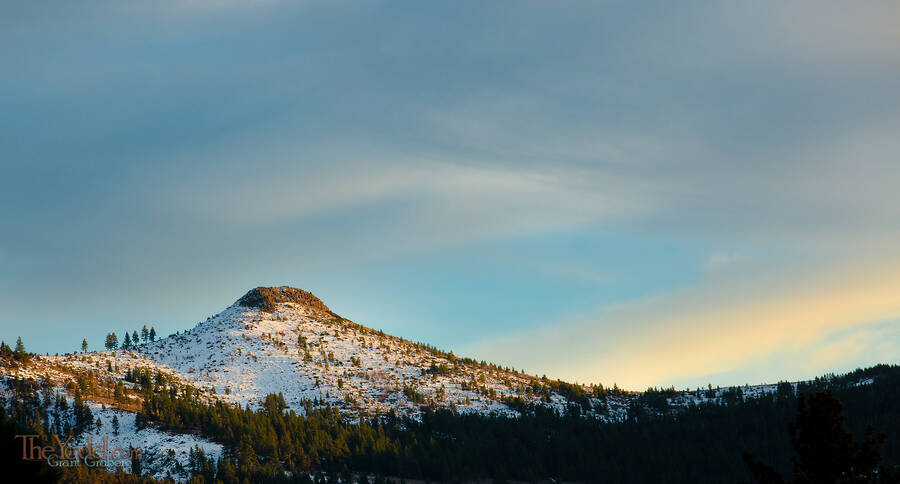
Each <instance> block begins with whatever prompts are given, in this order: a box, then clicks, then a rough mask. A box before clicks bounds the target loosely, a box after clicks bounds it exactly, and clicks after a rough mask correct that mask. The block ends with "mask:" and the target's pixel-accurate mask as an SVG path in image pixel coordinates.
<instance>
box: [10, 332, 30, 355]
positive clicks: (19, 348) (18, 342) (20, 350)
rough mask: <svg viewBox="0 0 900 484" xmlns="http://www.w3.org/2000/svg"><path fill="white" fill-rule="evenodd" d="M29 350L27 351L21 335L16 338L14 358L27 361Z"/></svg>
mask: <svg viewBox="0 0 900 484" xmlns="http://www.w3.org/2000/svg"><path fill="white" fill-rule="evenodd" d="M27 354H28V353H27V352H26V351H25V345H24V344H23V343H22V337H21V336H19V337H18V338H17V339H16V349H15V350H13V358H15V359H16V360H18V361H25V359H26V356H27Z"/></svg>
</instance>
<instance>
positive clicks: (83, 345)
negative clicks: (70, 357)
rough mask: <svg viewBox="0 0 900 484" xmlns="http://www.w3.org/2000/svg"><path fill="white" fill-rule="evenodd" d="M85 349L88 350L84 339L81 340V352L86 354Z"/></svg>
mask: <svg viewBox="0 0 900 484" xmlns="http://www.w3.org/2000/svg"><path fill="white" fill-rule="evenodd" d="M87 349H88V344H87V340H86V339H83V340H81V352H82V353H87Z"/></svg>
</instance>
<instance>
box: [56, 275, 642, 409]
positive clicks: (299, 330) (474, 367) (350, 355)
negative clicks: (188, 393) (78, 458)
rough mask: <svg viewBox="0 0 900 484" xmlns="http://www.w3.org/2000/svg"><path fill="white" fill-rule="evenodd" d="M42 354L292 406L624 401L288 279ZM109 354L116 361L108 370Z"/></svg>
mask: <svg viewBox="0 0 900 484" xmlns="http://www.w3.org/2000/svg"><path fill="white" fill-rule="evenodd" d="M48 360H49V361H51V362H54V363H58V364H62V365H68V366H72V367H74V368H79V369H82V370H87V369H90V370H92V371H94V372H95V373H96V374H98V375H99V376H100V377H102V378H107V377H108V378H112V379H118V380H121V379H123V378H124V377H125V375H126V373H127V372H128V371H129V370H133V369H136V368H149V369H152V370H154V371H161V372H163V373H165V374H168V375H171V376H173V377H175V378H177V379H179V380H180V381H183V382H185V383H188V384H190V385H192V386H195V387H197V388H198V389H200V390H201V391H202V392H203V394H204V395H205V397H207V398H211V399H217V400H221V401H224V402H228V403H232V404H238V405H241V406H245V405H249V406H250V407H251V408H258V407H259V406H260V405H262V403H263V401H264V399H265V397H266V395H268V394H270V393H281V394H282V395H283V396H284V399H285V401H286V403H287V405H288V407H289V408H292V409H295V410H297V411H301V412H302V411H303V407H304V405H303V403H304V402H306V401H310V400H311V401H315V402H317V404H318V405H325V404H327V405H330V406H333V407H337V408H339V409H340V410H341V411H342V412H343V413H345V414H348V415H357V416H359V415H374V414H383V413H387V412H390V411H394V412H395V413H397V414H401V415H412V414H417V413H419V412H420V411H421V408H422V407H423V406H429V405H430V406H432V407H445V408H451V407H452V408H455V409H456V410H457V411H459V412H461V413H471V412H476V413H482V414H499V415H507V416H514V415H516V414H517V411H516V410H514V409H513V408H512V406H511V404H510V403H508V402H510V400H511V399H517V400H516V403H515V405H519V404H521V403H522V402H526V403H535V404H539V405H545V406H548V407H550V408H554V409H556V410H558V411H560V412H563V411H565V410H566V408H567V405H569V404H570V403H571V402H572V401H573V400H577V401H579V402H580V403H581V404H583V406H584V410H585V411H587V412H590V413H593V414H595V415H596V416H597V417H598V418H602V419H607V418H609V419H621V418H622V417H623V416H624V410H625V406H624V404H623V402H620V401H616V402H614V403H612V404H611V405H609V404H608V398H601V393H602V392H601V390H600V389H599V388H597V387H589V386H579V385H570V384H566V383H563V382H558V381H550V380H547V379H544V378H538V377H537V376H533V375H527V374H524V373H521V372H517V371H514V370H512V369H508V368H501V367H499V366H497V365H492V364H488V363H485V362H477V361H474V360H471V359H468V358H459V357H457V356H455V355H453V354H452V353H448V352H443V351H439V350H437V349H435V348H432V347H429V346H425V345H422V344H417V343H413V342H410V341H407V340H404V339H402V338H398V337H395V336H391V335H387V334H384V333H383V332H380V331H376V330H374V329H371V328H367V327H365V326H362V325H359V324H356V323H354V322H352V321H350V320H347V319H344V318H342V317H340V316H338V315H337V314H336V313H334V312H332V311H331V310H330V309H329V308H328V307H327V306H326V305H325V304H324V303H323V302H322V301H321V300H320V299H319V298H317V297H316V296H314V295H313V294H311V293H309V292H307V291H304V290H301V289H296V288H292V287H287V286H281V287H257V288H255V289H252V290H250V291H249V292H247V293H246V294H245V295H244V296H242V297H241V298H239V299H238V300H237V301H236V302H235V303H234V304H232V305H231V306H229V307H228V308H226V309H225V310H224V311H222V312H221V313H219V314H216V315H215V316H212V317H210V318H208V319H207V320H206V321H203V322H201V323H199V324H197V325H196V326H195V327H194V328H192V329H190V330H188V331H184V332H181V333H178V334H175V335H171V336H169V337H167V338H163V339H160V340H157V341H154V342H151V343H145V344H139V345H135V346H134V347H133V348H131V349H127V350H117V351H101V352H93V353H88V354H68V355H63V356H59V357H48ZM107 360H109V361H111V362H112V363H113V367H114V368H117V370H115V369H114V371H113V372H109V371H108V368H109V365H108V364H107ZM595 409H596V410H595ZM610 410H611V412H610Z"/></svg>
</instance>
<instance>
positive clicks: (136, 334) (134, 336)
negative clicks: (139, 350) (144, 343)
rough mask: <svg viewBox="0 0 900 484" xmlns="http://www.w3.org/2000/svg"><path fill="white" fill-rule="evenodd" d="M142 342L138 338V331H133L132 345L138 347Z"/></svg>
mask: <svg viewBox="0 0 900 484" xmlns="http://www.w3.org/2000/svg"><path fill="white" fill-rule="evenodd" d="M140 342H141V341H140V337H139V336H138V332H137V331H133V332H132V333H131V344H132V345H134V346H137V345H138V343H140Z"/></svg>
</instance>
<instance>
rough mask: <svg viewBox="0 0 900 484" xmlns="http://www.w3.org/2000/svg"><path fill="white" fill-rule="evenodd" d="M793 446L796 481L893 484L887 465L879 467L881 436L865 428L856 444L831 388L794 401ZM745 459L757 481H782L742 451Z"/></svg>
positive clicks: (769, 483)
mask: <svg viewBox="0 0 900 484" xmlns="http://www.w3.org/2000/svg"><path fill="white" fill-rule="evenodd" d="M789 430H790V434H791V444H792V445H793V447H794V452H795V453H796V455H795V456H794V458H793V459H792V460H793V463H794V474H793V480H791V481H787V482H792V483H795V484H850V483H885V482H897V481H896V480H895V476H892V475H891V473H890V471H889V470H888V469H885V468H882V467H880V466H881V449H882V448H883V447H884V442H885V435H884V434H881V435H879V436H877V437H876V436H875V435H874V432H873V431H872V427H871V426H869V427H868V429H867V430H866V433H865V437H864V438H863V441H862V442H861V443H858V444H857V443H854V442H853V435H852V434H851V433H850V432H848V431H847V430H846V428H845V427H844V406H843V405H842V404H841V401H840V400H838V399H837V398H836V397H835V396H834V394H833V393H832V392H831V390H826V391H824V392H819V393H816V394H815V395H814V396H813V397H812V398H810V399H809V401H808V402H807V398H806V397H805V396H804V395H803V394H801V395H799V396H798V399H797V420H796V421H795V422H794V423H792V424H791V425H790V426H789ZM744 462H745V463H746V465H747V467H748V469H749V470H750V472H751V473H752V474H753V476H754V477H755V479H756V480H757V482H759V483H762V484H776V483H784V482H786V481H785V480H784V478H783V477H782V476H781V475H780V474H779V473H778V472H777V471H776V470H775V469H773V468H772V467H770V466H768V465H766V464H763V463H762V462H759V461H757V460H756V459H754V458H753V456H751V455H750V454H746V453H745V454H744Z"/></svg>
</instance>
